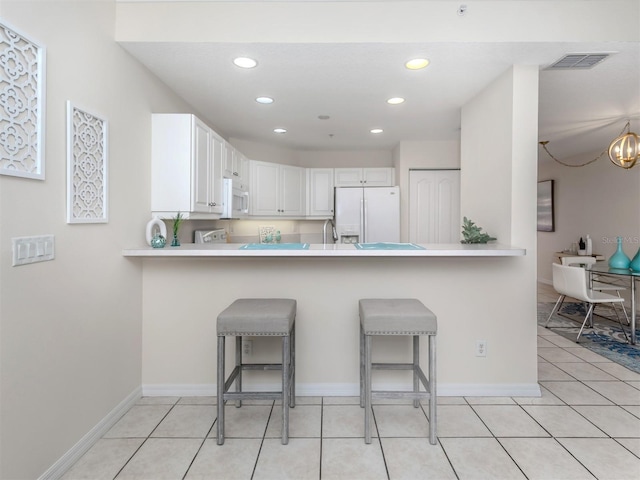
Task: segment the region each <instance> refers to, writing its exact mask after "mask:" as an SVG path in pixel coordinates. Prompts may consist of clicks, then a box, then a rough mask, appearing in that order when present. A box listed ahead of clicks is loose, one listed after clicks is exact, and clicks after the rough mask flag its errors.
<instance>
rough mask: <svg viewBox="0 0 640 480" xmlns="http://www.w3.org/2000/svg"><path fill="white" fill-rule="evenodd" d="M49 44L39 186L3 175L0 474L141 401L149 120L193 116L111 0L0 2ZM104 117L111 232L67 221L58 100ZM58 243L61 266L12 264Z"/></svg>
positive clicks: (16, 22)
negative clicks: (15, 254) (33, 240)
mask: <svg viewBox="0 0 640 480" xmlns="http://www.w3.org/2000/svg"><path fill="white" fill-rule="evenodd" d="M0 13H1V15H2V19H1V22H2V23H4V22H6V23H7V24H9V25H10V26H13V27H14V28H16V29H18V30H20V31H22V32H23V33H24V34H25V35H28V36H29V37H31V38H32V39H33V40H34V41H35V42H38V43H40V44H42V45H44V46H45V47H46V49H47V78H46V86H47V92H46V100H47V104H46V141H45V145H46V150H45V156H44V157H45V162H46V180H45V181H36V180H26V179H21V178H17V177H7V176H0V331H1V335H2V337H1V344H0V345H1V350H0V354H1V358H0V365H1V371H0V372H1V378H0V388H1V396H0V403H1V410H0V414H1V418H0V432H1V433H0V436H1V446H0V465H1V466H0V478H3V479H12V480H14V479H27V478H28V479H32V478H37V477H38V476H40V475H41V474H42V473H43V472H45V471H46V470H47V469H48V468H49V467H50V466H51V465H52V464H53V463H54V462H55V461H56V460H58V459H59V458H60V457H61V456H62V455H63V454H64V453H65V452H67V451H68V450H69V449H70V448H71V447H72V446H73V445H74V444H75V443H76V442H77V441H78V440H80V439H81V438H82V437H83V436H84V435H85V434H87V432H89V431H90V430H91V429H92V428H93V427H94V426H96V425H97V424H98V422H99V421H101V420H102V419H103V418H104V417H105V415H107V414H108V413H109V412H110V411H112V410H113V409H114V408H115V407H116V406H117V405H118V404H119V403H120V402H121V401H123V400H124V399H125V398H127V397H128V396H129V395H131V394H134V393H135V392H136V391H138V392H139V387H140V383H141V357H142V352H141V345H142V338H141V337H142V326H141V316H142V274H141V267H140V264H139V262H136V261H132V260H130V259H126V258H123V257H122V249H123V248H124V247H126V246H130V245H137V244H140V243H141V242H142V241H144V227H145V224H146V222H147V220H148V218H149V208H150V205H149V199H150V184H149V170H150V148H151V147H150V145H151V141H150V138H151V124H150V118H151V117H150V113H151V112H152V111H154V110H156V109H157V110H159V111H161V110H163V109H177V110H178V111H184V110H185V109H187V110H188V106H186V105H184V104H183V103H181V102H179V101H178V100H177V99H176V97H175V96H174V95H173V94H172V93H171V92H170V91H169V90H168V89H167V88H166V87H165V86H164V85H162V84H160V82H158V80H157V79H156V78H155V77H152V76H151V75H150V74H149V73H148V71H146V70H145V69H144V68H143V67H142V66H141V65H140V64H139V63H137V62H136V61H134V60H133V59H132V58H131V57H130V56H129V55H128V54H127V53H125V52H124V50H122V48H120V47H119V46H118V45H117V44H116V43H114V41H113V31H114V18H115V7H114V2H113V0H108V1H100V2H50V1H43V2H35V1H27V2H25V1H7V0H0ZM67 100H72V101H73V102H75V103H76V104H78V105H80V106H82V107H84V108H86V109H88V110H90V111H93V112H95V113H98V114H101V115H103V116H105V117H106V118H107V119H108V121H109V128H110V132H109V133H110V141H109V162H110V164H109V181H110V204H109V207H110V212H109V213H110V215H109V217H110V218H109V222H108V223H107V224H94V225H68V224H66V223H65V219H66V215H65V212H66V210H65V208H66V206H65V198H66V197H65V195H66V193H65V192H66V183H65V180H66V150H65V149H66V131H65V128H66V123H65V122H66V120H65V119H66V110H65V109H66V101H67ZM39 234H54V235H55V241H56V245H55V252H56V258H55V260H53V261H50V262H44V263H38V264H33V265H26V266H20V267H11V238H12V237H16V236H23V235H39Z"/></svg>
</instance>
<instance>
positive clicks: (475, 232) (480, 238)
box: [460, 217, 496, 243]
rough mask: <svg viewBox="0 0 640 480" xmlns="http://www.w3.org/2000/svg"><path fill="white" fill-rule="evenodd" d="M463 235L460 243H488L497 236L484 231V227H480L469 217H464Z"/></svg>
mask: <svg viewBox="0 0 640 480" xmlns="http://www.w3.org/2000/svg"><path fill="white" fill-rule="evenodd" d="M462 237H463V240H462V241H461V242H460V243H487V242H490V241H491V240H496V238H495V237H492V236H491V235H489V234H487V233H483V232H482V228H480V227H478V226H477V225H476V224H475V223H473V222H472V221H471V220H469V219H468V218H467V217H464V218H463V221H462Z"/></svg>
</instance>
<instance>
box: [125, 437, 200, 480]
mask: <svg viewBox="0 0 640 480" xmlns="http://www.w3.org/2000/svg"><path fill="white" fill-rule="evenodd" d="M201 444H202V440H200V439H195V438H150V439H148V440H147V441H146V442H144V444H143V445H142V447H140V450H138V451H137V452H136V454H135V455H134V456H133V458H132V459H131V460H130V461H129V463H127V465H125V467H124V468H123V469H122V471H121V472H120V473H119V474H118V476H117V477H116V478H117V480H147V479H154V480H175V479H180V478H183V477H184V475H185V473H187V469H188V468H189V465H190V464H191V462H192V460H193V458H194V457H195V456H196V453H197V452H198V449H199V448H200V445H201Z"/></svg>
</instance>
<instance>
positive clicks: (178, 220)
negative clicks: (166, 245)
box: [171, 212, 184, 247]
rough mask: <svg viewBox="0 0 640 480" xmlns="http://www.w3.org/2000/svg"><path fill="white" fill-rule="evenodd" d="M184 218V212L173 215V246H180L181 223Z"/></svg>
mask: <svg viewBox="0 0 640 480" xmlns="http://www.w3.org/2000/svg"><path fill="white" fill-rule="evenodd" d="M183 220H184V217H183V216H182V213H180V212H178V213H177V214H176V216H175V217H173V240H172V241H171V246H172V247H179V246H180V240H178V231H179V230H180V224H181V223H182V221H183Z"/></svg>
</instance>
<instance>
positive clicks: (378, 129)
mask: <svg viewBox="0 0 640 480" xmlns="http://www.w3.org/2000/svg"><path fill="white" fill-rule="evenodd" d="M370 131H371V133H382V132H383V131H384V130H382V129H381V128H372V129H371V130H370Z"/></svg>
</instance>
